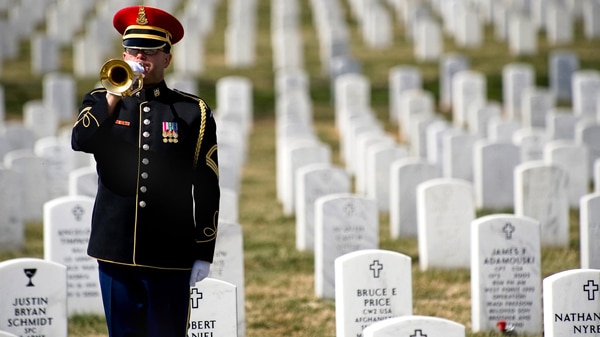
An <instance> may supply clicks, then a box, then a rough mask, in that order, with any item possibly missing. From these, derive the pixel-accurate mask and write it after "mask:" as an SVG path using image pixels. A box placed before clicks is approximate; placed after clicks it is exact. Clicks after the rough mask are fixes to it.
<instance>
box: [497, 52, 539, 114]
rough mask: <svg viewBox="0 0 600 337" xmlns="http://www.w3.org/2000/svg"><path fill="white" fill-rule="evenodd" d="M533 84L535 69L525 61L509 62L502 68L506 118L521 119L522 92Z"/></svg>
mask: <svg viewBox="0 0 600 337" xmlns="http://www.w3.org/2000/svg"><path fill="white" fill-rule="evenodd" d="M533 86H535V70H534V68H533V66H532V65H530V64H526V63H509V64H506V65H505V66H504V67H503V68H502V101H503V104H504V108H505V110H506V116H507V118H508V119H515V120H518V121H520V120H521V115H522V113H521V109H522V107H523V105H522V103H521V102H522V100H523V93H524V90H525V89H527V88H531V87H533Z"/></svg>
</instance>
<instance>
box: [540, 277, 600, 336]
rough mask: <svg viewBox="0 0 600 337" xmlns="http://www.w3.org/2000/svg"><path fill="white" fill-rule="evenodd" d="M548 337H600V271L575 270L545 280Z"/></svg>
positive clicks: (544, 294) (545, 324)
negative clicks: (599, 331) (598, 324)
mask: <svg viewBox="0 0 600 337" xmlns="http://www.w3.org/2000/svg"><path fill="white" fill-rule="evenodd" d="M543 289H544V291H543V296H544V336H546V337H559V336H596V335H598V327H597V324H596V323H597V321H598V319H599V317H598V315H599V314H598V313H599V312H600V300H598V296H600V292H599V290H600V269H571V270H565V271H561V272H558V273H556V274H553V275H550V276H548V277H546V278H544V281H543Z"/></svg>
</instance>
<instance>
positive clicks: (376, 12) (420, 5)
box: [313, 0, 600, 70]
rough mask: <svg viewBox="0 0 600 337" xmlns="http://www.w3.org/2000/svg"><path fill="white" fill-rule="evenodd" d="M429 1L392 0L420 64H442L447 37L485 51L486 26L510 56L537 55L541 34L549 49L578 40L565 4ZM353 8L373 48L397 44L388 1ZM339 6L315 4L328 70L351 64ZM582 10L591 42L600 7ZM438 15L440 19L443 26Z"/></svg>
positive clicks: (598, 31)
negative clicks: (491, 26)
mask: <svg viewBox="0 0 600 337" xmlns="http://www.w3.org/2000/svg"><path fill="white" fill-rule="evenodd" d="M430 2H431V3H427V2H425V1H395V0H389V1H387V3H388V5H390V7H391V8H392V9H393V10H394V11H395V12H396V16H397V17H398V20H399V21H401V23H403V25H404V30H405V37H406V38H407V39H408V40H409V41H412V42H413V43H414V56H415V59H416V60H419V61H438V60H440V58H441V57H442V56H443V52H444V46H443V43H444V42H443V40H444V35H450V36H452V37H454V38H455V40H456V43H457V45H458V46H459V47H464V48H479V47H481V46H482V45H483V44H484V38H485V36H484V33H483V30H484V25H485V24H486V23H488V22H490V21H491V22H492V23H493V24H494V29H495V36H496V38H497V39H499V40H507V41H508V46H509V50H510V52H511V54H513V55H515V56H520V55H533V54H537V49H538V47H537V45H538V42H537V39H538V37H537V36H538V32H539V31H543V32H545V33H546V35H547V39H548V41H549V43H550V45H565V44H569V43H571V42H573V40H574V26H575V22H576V19H577V18H579V15H578V11H577V10H576V8H575V5H574V4H570V3H567V2H566V1H563V2H559V1H545V0H539V1H537V4H536V5H535V6H531V7H532V8H527V7H526V6H524V5H523V3H517V2H500V1H495V2H490V1H471V2H468V1H464V0H454V1H445V2H434V1H430ZM349 5H350V10H351V13H352V15H353V16H354V18H355V19H356V21H357V23H358V25H359V29H360V33H361V35H362V36H363V39H364V40H365V41H366V43H367V45H368V46H370V47H372V48H386V47H390V46H391V45H392V44H393V41H394V37H393V31H394V18H393V15H392V14H391V13H390V10H388V9H387V7H386V6H385V4H384V3H383V2H378V1H365V0H351V1H349ZM317 6H318V7H317ZM338 7H339V6H338V4H337V2H336V1H335V0H332V1H327V2H324V3H321V4H318V5H317V4H314V3H313V8H314V11H313V12H314V13H315V15H316V23H317V24H318V25H317V32H318V38H319V41H320V42H321V50H322V58H321V61H322V63H323V66H324V69H326V70H327V69H328V65H329V63H331V62H332V61H334V60H336V59H337V61H340V62H342V63H343V62H344V61H348V60H344V58H343V57H347V56H348V55H349V51H348V44H347V27H346V25H345V23H343V22H341V20H340V19H339V15H338V14H337V13H339V9H338ZM581 7H582V8H583V9H584V13H585V15H584V16H583V21H584V32H585V36H586V38H588V39H595V38H598V37H600V24H598V19H597V17H596V16H594V15H593V13H597V12H598V11H600V3H598V2H597V1H595V0H586V1H585V2H583V5H581ZM319 13H321V14H319ZM436 15H437V16H440V17H441V21H442V22H441V23H440V22H439V21H440V19H438V18H437V17H436ZM321 18H324V19H321ZM332 19H334V20H333V21H332ZM339 57H342V58H341V59H340V58H339ZM342 66H351V65H348V64H345V65H342Z"/></svg>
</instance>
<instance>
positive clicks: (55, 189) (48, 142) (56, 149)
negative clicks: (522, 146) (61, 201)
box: [34, 136, 77, 199]
mask: <svg viewBox="0 0 600 337" xmlns="http://www.w3.org/2000/svg"><path fill="white" fill-rule="evenodd" d="M34 153H35V155H36V156H38V157H39V158H42V159H43V166H44V174H45V175H46V182H47V186H48V197H49V198H51V199H53V198H58V197H62V196H65V195H67V193H68V182H69V172H71V171H73V170H74V169H75V168H76V164H77V163H76V157H75V156H76V155H77V152H75V151H73V149H72V148H71V144H70V143H69V142H67V141H63V140H62V139H60V138H58V137H55V136H51V137H45V138H41V139H38V140H37V141H36V142H35V145H34Z"/></svg>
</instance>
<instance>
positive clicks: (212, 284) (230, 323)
mask: <svg viewBox="0 0 600 337" xmlns="http://www.w3.org/2000/svg"><path fill="white" fill-rule="evenodd" d="M190 301H191V303H190V304H191V308H190V318H189V322H188V323H189V324H188V325H189V328H188V334H187V336H188V337H206V336H231V337H234V336H238V329H237V324H238V317H237V316H238V315H237V303H236V302H237V297H236V287H235V285H233V284H231V283H229V282H225V281H221V280H216V279H213V278H206V279H204V280H202V281H201V282H198V283H197V284H196V286H195V287H192V289H191V295H190Z"/></svg>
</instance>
